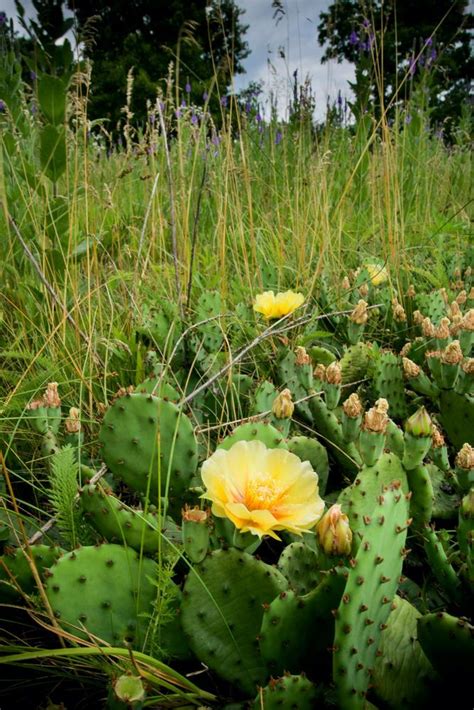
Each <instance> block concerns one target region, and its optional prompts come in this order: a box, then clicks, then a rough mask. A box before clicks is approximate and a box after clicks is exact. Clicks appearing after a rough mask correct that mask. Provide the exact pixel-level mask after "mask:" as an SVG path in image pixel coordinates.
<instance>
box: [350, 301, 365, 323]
mask: <svg viewBox="0 0 474 710" xmlns="http://www.w3.org/2000/svg"><path fill="white" fill-rule="evenodd" d="M368 317H369V316H368V313H367V303H366V302H365V301H364V300H362V299H360V300H359V302H358V303H357V305H356V307H355V308H354V310H353V311H352V313H351V315H350V319H351V321H352V322H353V323H355V324H356V325H364V323H367V319H368Z"/></svg>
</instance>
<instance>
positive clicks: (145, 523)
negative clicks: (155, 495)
mask: <svg viewBox="0 0 474 710" xmlns="http://www.w3.org/2000/svg"><path fill="white" fill-rule="evenodd" d="M80 496H81V497H80V500H81V506H82V509H83V511H84V513H85V515H86V517H87V519H88V521H89V522H90V523H91V524H92V525H93V526H94V527H95V529H96V530H97V531H98V532H99V533H100V534H101V535H102V536H103V537H104V538H105V540H107V541H108V542H118V543H121V544H124V545H129V546H130V547H133V549H134V550H137V551H140V550H143V552H145V553H146V554H156V553H157V552H158V550H159V549H160V545H163V546H166V542H167V540H168V539H170V540H171V541H172V542H173V544H175V545H176V544H178V545H179V544H180V542H181V532H180V530H179V528H178V527H177V525H176V523H174V522H173V520H171V519H169V518H168V519H165V520H164V521H160V519H159V518H158V516H157V515H156V514H154V513H146V514H145V513H144V512H143V511H142V510H133V508H129V507H128V506H126V505H124V504H123V503H122V501H121V500H119V499H118V498H117V497H116V496H114V495H113V493H112V492H111V491H109V490H105V489H104V488H103V487H101V486H94V485H87V486H84V488H83V489H82V491H81V493H80ZM160 540H161V543H160Z"/></svg>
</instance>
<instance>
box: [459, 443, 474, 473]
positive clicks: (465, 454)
mask: <svg viewBox="0 0 474 710" xmlns="http://www.w3.org/2000/svg"><path fill="white" fill-rule="evenodd" d="M456 466H457V467H458V468H464V469H466V471H472V469H474V449H473V448H472V446H471V445H470V444H464V445H463V447H462V449H461V450H460V451H459V452H458V454H457V456H456Z"/></svg>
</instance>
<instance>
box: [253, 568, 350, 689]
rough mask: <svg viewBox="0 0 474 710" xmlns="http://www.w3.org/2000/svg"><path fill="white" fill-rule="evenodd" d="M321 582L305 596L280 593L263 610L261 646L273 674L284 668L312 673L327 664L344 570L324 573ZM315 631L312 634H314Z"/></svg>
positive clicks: (328, 662) (341, 590) (283, 670)
mask: <svg viewBox="0 0 474 710" xmlns="http://www.w3.org/2000/svg"><path fill="white" fill-rule="evenodd" d="M323 574H324V576H323V578H322V581H321V583H320V584H319V585H318V586H317V587H316V588H315V589H313V590H312V591H311V592H310V593H309V594H306V595H305V596H298V595H297V594H295V592H294V591H292V590H289V591H286V592H282V593H281V594H280V595H279V596H278V597H276V599H274V600H273V601H272V603H271V604H270V606H269V608H268V609H266V610H265V613H264V615H263V620H262V628H261V631H260V636H259V639H260V648H261V651H262V654H263V656H264V658H265V660H266V661H267V663H268V666H269V669H270V671H271V673H272V675H275V674H280V673H283V672H285V671H289V672H291V673H299V672H301V671H302V670H306V671H308V672H314V670H315V668H316V667H317V668H320V667H324V666H327V667H328V671H329V667H330V661H331V657H330V653H329V651H328V649H329V647H330V646H331V645H332V643H333V638H334V616H333V614H332V613H331V612H332V611H333V610H334V609H337V607H338V606H339V604H340V601H341V597H342V593H343V591H344V587H345V584H346V580H345V575H346V574H347V572H346V570H345V569H343V568H340V567H338V568H336V569H334V570H331V571H330V572H326V573H323ZM313 630H314V633H313Z"/></svg>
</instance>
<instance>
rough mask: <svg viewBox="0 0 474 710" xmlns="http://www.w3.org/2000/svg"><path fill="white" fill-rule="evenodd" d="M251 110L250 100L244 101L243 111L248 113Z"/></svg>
mask: <svg viewBox="0 0 474 710" xmlns="http://www.w3.org/2000/svg"><path fill="white" fill-rule="evenodd" d="M251 110H252V104H251V103H250V101H246V102H245V113H250V111H251Z"/></svg>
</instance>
